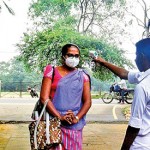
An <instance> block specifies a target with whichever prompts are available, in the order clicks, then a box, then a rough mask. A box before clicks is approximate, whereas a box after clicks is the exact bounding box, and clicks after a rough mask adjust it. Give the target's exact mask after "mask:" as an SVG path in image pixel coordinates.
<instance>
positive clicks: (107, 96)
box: [102, 93, 113, 104]
mask: <svg viewBox="0 0 150 150" xmlns="http://www.w3.org/2000/svg"><path fill="white" fill-rule="evenodd" d="M102 101H103V102H104V103H105V104H109V103H111V102H112V101H113V96H112V94H111V93H105V94H104V95H103V96H102Z"/></svg>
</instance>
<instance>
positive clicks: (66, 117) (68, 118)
mask: <svg viewBox="0 0 150 150" xmlns="http://www.w3.org/2000/svg"><path fill="white" fill-rule="evenodd" d="M60 120H61V121H62V122H67V123H69V124H72V120H73V119H72V116H71V115H69V114H65V115H64V116H61V117H60Z"/></svg>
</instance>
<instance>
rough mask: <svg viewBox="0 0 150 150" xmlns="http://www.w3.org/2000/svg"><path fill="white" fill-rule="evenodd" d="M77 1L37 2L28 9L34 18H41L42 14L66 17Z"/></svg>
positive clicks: (40, 0)
mask: <svg viewBox="0 0 150 150" xmlns="http://www.w3.org/2000/svg"><path fill="white" fill-rule="evenodd" d="M77 1H78V0H38V1H37V2H33V3H32V5H31V7H30V15H31V16H32V17H33V18H34V17H39V16H42V15H43V14H44V13H45V14H49V15H51V16H53V17H54V16H59V17H62V16H68V15H69V14H70V9H71V8H72V5H73V4H74V3H76V2H77Z"/></svg>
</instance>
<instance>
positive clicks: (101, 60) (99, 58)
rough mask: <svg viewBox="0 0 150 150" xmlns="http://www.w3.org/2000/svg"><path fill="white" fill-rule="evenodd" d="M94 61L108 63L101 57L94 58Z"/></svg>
mask: <svg viewBox="0 0 150 150" xmlns="http://www.w3.org/2000/svg"><path fill="white" fill-rule="evenodd" d="M93 61H94V62H96V63H100V64H101V63H104V62H106V61H105V59H103V58H101V57H97V58H94V59H93Z"/></svg>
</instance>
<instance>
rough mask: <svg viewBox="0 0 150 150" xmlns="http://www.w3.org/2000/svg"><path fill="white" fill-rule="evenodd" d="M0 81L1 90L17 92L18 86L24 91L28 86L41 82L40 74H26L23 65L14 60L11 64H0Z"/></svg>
mask: <svg viewBox="0 0 150 150" xmlns="http://www.w3.org/2000/svg"><path fill="white" fill-rule="evenodd" d="M0 68H1V70H0V80H1V81H2V90H17V88H18V89H19V87H20V84H22V89H24V90H26V89H27V86H28V85H33V84H35V83H37V82H38V84H39V83H40V82H41V80H42V76H41V74H39V73H37V72H34V71H33V72H30V73H29V72H27V71H26V70H25V69H24V64H23V63H22V62H20V61H18V60H17V58H14V59H12V60H11V62H7V63H6V62H0Z"/></svg>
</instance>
